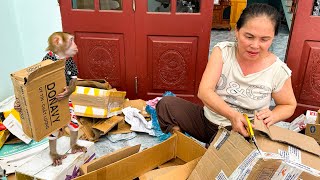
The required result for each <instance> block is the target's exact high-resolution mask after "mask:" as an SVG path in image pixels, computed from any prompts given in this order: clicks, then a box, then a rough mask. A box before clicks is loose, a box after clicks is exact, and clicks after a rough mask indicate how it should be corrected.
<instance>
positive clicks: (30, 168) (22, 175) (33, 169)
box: [16, 136, 95, 180]
mask: <svg viewBox="0 0 320 180" xmlns="http://www.w3.org/2000/svg"><path fill="white" fill-rule="evenodd" d="M78 144H79V145H81V146H85V147H87V152H85V153H84V152H79V153H75V154H71V153H70V152H69V151H70V138H69V137H66V136H62V137H61V138H59V139H58V140H57V150H58V153H60V154H64V153H66V152H68V154H67V157H66V158H65V159H63V160H62V165H59V166H52V159H51V157H50V155H49V148H47V149H45V150H43V151H42V152H40V153H39V154H37V155H36V156H34V157H33V158H32V159H30V160H29V161H28V162H26V163H25V164H23V165H22V166H20V167H19V168H18V169H17V170H16V178H17V179H18V180H20V179H21V180H22V179H23V180H25V179H73V178H75V177H77V176H78V175H79V174H80V166H81V165H83V164H84V163H86V162H89V161H91V160H93V159H94V158H95V148H94V143H93V142H90V141H83V140H78Z"/></svg>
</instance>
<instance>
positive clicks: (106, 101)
mask: <svg viewBox="0 0 320 180" xmlns="http://www.w3.org/2000/svg"><path fill="white" fill-rule="evenodd" d="M125 96H126V92H125V91H117V90H116V89H110V90H105V89H98V88H91V87H82V86H77V87H76V90H75V92H74V93H72V95H71V96H70V99H71V100H72V103H73V105H74V112H75V114H76V115H78V116H84V117H93V118H109V117H111V116H114V115H118V114H121V113H122V112H121V110H122V105H123V102H124V98H125Z"/></svg>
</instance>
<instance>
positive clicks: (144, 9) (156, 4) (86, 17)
mask: <svg viewBox="0 0 320 180" xmlns="http://www.w3.org/2000/svg"><path fill="white" fill-rule="evenodd" d="M188 2H190V3H187V4H186V1H181V0H69V1H67V0H63V1H60V7H61V16H62V25H63V29H64V31H68V32H71V33H73V34H75V37H76V43H77V45H78V48H79V53H78V55H77V57H76V58H75V59H76V63H77V65H78V67H79V77H80V78H90V79H92V78H99V79H101V78H102V79H106V80H107V81H108V82H110V84H111V85H112V86H113V87H116V88H117V89H118V90H125V91H127V97H129V98H130V99H135V98H141V99H144V100H149V99H153V98H155V97H157V96H161V95H162V94H163V93H164V92H165V91H172V92H173V93H175V94H177V95H178V96H180V97H183V98H186V99H188V100H191V101H194V102H199V100H198V98H197V97H196V94H197V91H198V85H199V82H200V80H201V76H202V73H203V71H204V68H205V66H206V63H207V61H208V51H209V49H208V48H209V42H210V30H211V21H212V8H213V2H212V1H201V2H200V0H192V1H188Z"/></svg>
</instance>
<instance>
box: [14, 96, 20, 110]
mask: <svg viewBox="0 0 320 180" xmlns="http://www.w3.org/2000/svg"><path fill="white" fill-rule="evenodd" d="M14 109H15V110H16V111H18V112H20V111H21V106H20V101H19V99H17V98H16V100H15V101H14Z"/></svg>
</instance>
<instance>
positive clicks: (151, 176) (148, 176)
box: [139, 166, 178, 180]
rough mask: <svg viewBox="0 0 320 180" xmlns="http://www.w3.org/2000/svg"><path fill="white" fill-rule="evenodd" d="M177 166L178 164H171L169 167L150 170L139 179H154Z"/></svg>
mask: <svg viewBox="0 0 320 180" xmlns="http://www.w3.org/2000/svg"><path fill="white" fill-rule="evenodd" d="M177 167H178V166H169V167H165V168H161V169H155V170H152V171H149V172H147V173H145V174H143V175H142V176H140V177H139V180H154V179H156V178H157V177H158V176H161V175H164V174H166V173H168V172H170V171H172V170H174V169H176V168H177Z"/></svg>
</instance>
